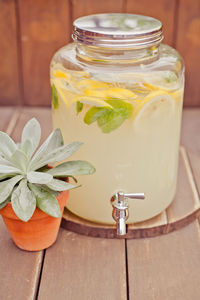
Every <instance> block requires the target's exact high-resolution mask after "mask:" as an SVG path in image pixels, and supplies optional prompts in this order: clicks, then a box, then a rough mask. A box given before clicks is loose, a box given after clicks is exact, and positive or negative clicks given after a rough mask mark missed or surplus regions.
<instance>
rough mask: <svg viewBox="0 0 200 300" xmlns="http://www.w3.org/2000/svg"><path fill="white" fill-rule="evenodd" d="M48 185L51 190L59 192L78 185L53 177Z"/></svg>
mask: <svg viewBox="0 0 200 300" xmlns="http://www.w3.org/2000/svg"><path fill="white" fill-rule="evenodd" d="M46 186H47V187H48V188H50V189H51V190H53V191H58V192H61V191H67V190H71V189H75V188H77V186H75V185H73V184H71V183H68V182H65V181H63V180H59V179H52V181H51V182H49V183H48V184H46Z"/></svg>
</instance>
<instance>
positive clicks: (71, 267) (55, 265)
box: [38, 230, 127, 300]
mask: <svg viewBox="0 0 200 300" xmlns="http://www.w3.org/2000/svg"><path fill="white" fill-rule="evenodd" d="M126 288H127V287H126V264H125V246H124V241H122V240H109V239H106V240H105V239H93V238H91V237H85V236H80V235H78V234H75V233H72V232H68V231H66V230H60V234H59V238H58V240H57V243H56V244H55V245H53V246H52V247H51V248H49V249H48V250H47V252H46V256H45V261H44V268H43V273H42V278H41V284H40V291H39V296H38V300H43V299H48V300H55V299H59V300H65V299H71V300H76V299H77V300H78V299H81V300H94V299H95V300H102V299H108V300H111V299H113V300H126Z"/></svg>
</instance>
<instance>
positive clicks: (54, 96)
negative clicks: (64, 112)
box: [51, 84, 59, 109]
mask: <svg viewBox="0 0 200 300" xmlns="http://www.w3.org/2000/svg"><path fill="white" fill-rule="evenodd" d="M51 100H52V106H53V108H54V109H57V108H58V106H59V103H58V93H57V90H56V87H55V85H54V84H52V85H51Z"/></svg>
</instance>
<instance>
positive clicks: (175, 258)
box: [127, 221, 200, 300]
mask: <svg viewBox="0 0 200 300" xmlns="http://www.w3.org/2000/svg"><path fill="white" fill-rule="evenodd" d="M127 261H128V280H129V284H128V286H129V299H137V300H144V299H148V300H161V299H163V300H164V299H166V300H175V299H177V300H178V299H181V300H191V299H192V300H199V299H200V289H199V285H200V277H199V268H200V231H199V224H198V221H195V222H194V223H192V224H190V225H188V226H186V227H184V228H183V229H181V230H178V231H174V232H172V233H170V234H168V235H165V236H158V237H155V238H153V239H152V238H151V239H148V238H147V239H138V240H127Z"/></svg>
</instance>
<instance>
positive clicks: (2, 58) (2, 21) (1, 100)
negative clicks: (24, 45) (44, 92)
mask: <svg viewBox="0 0 200 300" xmlns="http://www.w3.org/2000/svg"><path fill="white" fill-rule="evenodd" d="M18 29H19V28H18V22H17V16H16V5H15V1H2V0H1V1H0V36H1V39H0V66H1V67H0V104H4V105H9V104H12V105H16V104H19V103H20V100H21V96H22V94H21V90H20V84H21V82H22V80H21V79H22V78H20V77H19V76H20V74H19V72H20V69H21V66H20V58H19V55H20V47H19V43H18V41H19V30H18Z"/></svg>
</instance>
